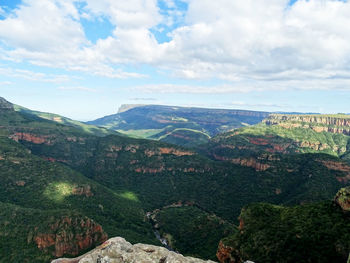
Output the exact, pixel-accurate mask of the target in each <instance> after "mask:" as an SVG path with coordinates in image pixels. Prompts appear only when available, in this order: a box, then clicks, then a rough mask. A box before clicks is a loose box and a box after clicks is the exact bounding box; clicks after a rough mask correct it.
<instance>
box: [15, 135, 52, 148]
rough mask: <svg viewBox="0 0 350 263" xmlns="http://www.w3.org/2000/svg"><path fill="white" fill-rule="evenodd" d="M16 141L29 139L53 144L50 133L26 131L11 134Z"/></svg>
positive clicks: (37, 142)
mask: <svg viewBox="0 0 350 263" xmlns="http://www.w3.org/2000/svg"><path fill="white" fill-rule="evenodd" d="M11 139H13V140H14V141H27V142H32V143H34V144H47V145H52V141H51V138H50V136H48V135H36V134H31V133H26V132H16V133H15V134H13V135H12V136H11Z"/></svg>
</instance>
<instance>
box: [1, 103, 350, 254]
mask: <svg viewBox="0 0 350 263" xmlns="http://www.w3.org/2000/svg"><path fill="white" fill-rule="evenodd" d="M5 108H7V109H6V114H0V126H1V128H0V133H1V135H3V137H2V138H3V145H7V146H6V147H8V148H11V147H12V148H13V150H10V151H9V150H4V153H2V155H4V157H3V159H5V160H4V161H5V162H4V163H3V165H4V166H3V167H4V169H2V170H4V171H9V172H6V173H4V174H3V177H4V181H5V182H7V187H4V189H3V191H4V194H3V197H4V199H1V200H0V201H2V202H11V203H13V204H16V205H20V206H22V207H25V208H36V209H42V210H47V209H53V208H55V209H56V207H57V209H76V210H77V211H78V212H81V214H82V215H83V216H87V217H89V218H91V219H92V220H94V221H95V222H96V223H98V224H100V225H101V226H102V227H103V230H104V231H105V232H106V233H107V234H108V235H109V236H111V235H113V236H114V235H121V236H125V237H127V238H128V239H129V240H131V241H133V242H147V243H152V242H155V240H154V236H153V233H152V232H151V226H150V223H148V222H145V221H144V220H145V212H144V211H148V212H151V211H154V210H155V209H158V208H162V207H164V206H167V205H170V204H173V203H178V202H183V203H186V202H188V203H192V204H195V205H196V206H197V207H200V208H201V209H202V210H203V211H205V212H207V213H209V214H210V215H214V216H216V217H217V218H222V219H224V220H227V221H229V223H236V222H235V221H236V217H237V216H238V214H239V211H240V209H241V207H242V206H244V205H247V204H249V203H251V202H256V201H264V202H271V203H275V204H282V203H283V204H284V203H290V204H296V203H301V202H310V201H313V200H324V199H328V198H330V197H331V196H333V195H334V194H335V192H336V190H337V189H339V188H340V187H341V186H343V185H346V184H348V181H347V180H346V169H345V168H344V167H343V168H344V169H343V170H344V171H336V172H334V169H330V168H329V167H332V168H333V167H334V165H333V164H332V163H329V167H327V166H326V165H325V164H324V163H323V161H329V160H335V159H334V158H337V157H332V156H329V155H325V154H323V155H322V154H305V155H303V154H296V155H288V156H285V157H284V158H286V159H283V160H281V161H280V162H277V163H276V166H273V167H268V169H252V168H251V167H244V166H241V165H237V164H232V163H230V162H222V161H213V160H210V159H209V158H207V157H205V156H202V155H201V154H198V153H197V152H195V151H193V150H189V149H186V148H183V147H179V146H175V145H169V144H166V143H163V142H157V141H150V140H142V139H132V138H128V137H122V136H118V135H108V136H105V137H101V136H95V135H93V134H91V133H87V132H84V131H82V130H81V129H78V128H75V127H72V126H67V125H63V124H60V123H57V122H53V121H50V120H44V119H41V118H38V117H35V116H33V115H31V114H26V113H23V112H16V111H14V110H11V107H10V108H8V107H4V110H3V112H5ZM6 147H4V149H6ZM11 151H12V152H15V153H16V154H12V155H11V154H10V155H8V156H6V153H7V152H11ZM17 155H18V156H17ZM16 156H17V157H20V156H23V159H24V161H22V160H17V159H16V158H17V157H16ZM5 157H6V158H5ZM13 158H14V161H15V163H14V162H12V161H13ZM25 159H27V160H28V161H25ZM16 162H17V163H16ZM18 162H19V163H18ZM0 163H1V161H0ZM18 164H19V165H18ZM332 165H333V166H332ZM11 169H12V170H11ZM11 171H12V173H11ZM21 171H23V172H21ZM12 174H17V175H18V176H14V177H13V178H12V177H11V176H12ZM31 175H35V176H31ZM87 177H88V178H89V179H88V178H87ZM338 177H342V178H345V180H343V179H341V180H339V178H338ZM30 178H35V180H34V179H31V180H34V181H35V183H34V184H33V187H31V184H30V183H29V182H27V181H28V179H30ZM29 181H30V180H29ZM16 182H17V183H16ZM17 184H19V185H17ZM23 184H24V188H23V187H22V188H21V187H20V186H21V185H23ZM27 191H28V192H27ZM17 193H20V194H19V195H18V196H19V197H17ZM45 193H46V196H45ZM49 193H50V194H49ZM91 193H93V195H91ZM31 195H33V196H35V198H37V200H38V201H35V202H34V201H33V199H31V198H27V199H28V200H27V199H26V198H25V196H31ZM6 196H8V197H6ZM61 200H65V202H61ZM41 203H42V204H41ZM175 214H177V217H176V218H173V219H174V222H181V220H182V218H183V216H184V215H183V214H181V213H175ZM202 218H203V219H205V217H202ZM207 219H208V220H207V221H205V220H203V222H202V223H201V224H202V225H203V226H206V227H207V226H208V227H212V226H215V224H210V223H211V222H212V221H211V219H210V218H207ZM167 222H168V221H167ZM189 223H190V222H189ZM188 226H189V227H190V226H191V224H189V225H188ZM179 230H180V229H179ZM208 231H209V230H208ZM172 235H173V237H175V236H177V239H179V240H180V238H179V233H178V232H174V233H172ZM145 239H147V240H146V241H145ZM174 241H176V240H174ZM198 244H199V243H198ZM201 246H205V245H201ZM210 246H211V245H210ZM196 250H197V251H198V247H196V248H193V250H192V251H186V253H189V254H191V253H197V252H196ZM180 252H181V251H180Z"/></svg>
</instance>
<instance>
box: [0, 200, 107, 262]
mask: <svg viewBox="0 0 350 263" xmlns="http://www.w3.org/2000/svg"><path fill="white" fill-rule="evenodd" d="M106 239H107V234H106V233H105V232H104V230H103V229H102V227H101V226H100V225H99V224H97V223H96V222H94V221H93V220H91V219H90V218H88V217H86V216H83V215H82V214H80V213H78V212H74V211H69V210H41V209H32V208H23V207H20V206H15V205H11V204H8V203H2V202H0V262H45V263H46V262H48V261H49V260H50V259H52V258H54V257H61V256H63V255H67V256H71V255H79V254H80V253H82V252H84V251H86V250H88V249H92V248H94V247H95V246H96V245H99V244H101V243H102V242H104V241H105V240H106Z"/></svg>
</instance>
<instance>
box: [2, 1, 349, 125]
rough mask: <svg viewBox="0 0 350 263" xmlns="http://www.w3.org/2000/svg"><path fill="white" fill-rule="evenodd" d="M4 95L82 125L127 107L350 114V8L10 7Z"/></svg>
mask: <svg viewBox="0 0 350 263" xmlns="http://www.w3.org/2000/svg"><path fill="white" fill-rule="evenodd" d="M0 96H1V97H4V98H5V99H7V100H9V101H11V102H13V103H16V104H19V105H22V106H25V107H28V108H31V109H34V110H40V111H45V112H53V113H57V114H61V115H63V116H67V117H70V118H73V119H77V120H82V121H86V120H93V119H96V118H98V117H102V116H105V115H109V114H113V113H116V112H117V111H118V108H119V106H120V105H121V104H161V105H176V106H193V107H207V108H227V109H248V110H262V111H292V112H296V111H297V112H320V113H340V112H342V113H350V108H349V102H350V3H349V2H348V1H344V0H343V1H340V0H292V1H290V0H254V1H253V0H215V1H212V0H128V1H125V0H0Z"/></svg>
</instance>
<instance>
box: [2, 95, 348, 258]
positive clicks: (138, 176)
mask: <svg viewBox="0 0 350 263" xmlns="http://www.w3.org/2000/svg"><path fill="white" fill-rule="evenodd" d="M349 121H350V117H348V116H347V115H319V114H317V115H311V114H308V115H302V114H270V113H267V112H251V111H241V110H214V109H199V108H180V107H169V106H154V105H151V106H140V105H138V106H137V107H132V106H129V107H124V110H122V111H121V112H120V113H118V114H117V115H111V116H107V117H104V118H101V119H98V120H96V121H92V122H88V123H81V122H78V121H74V120H70V119H68V118H65V117H62V116H59V115H56V114H50V113H41V112H37V111H32V110H30V109H26V108H23V107H21V106H17V105H13V104H11V103H9V102H7V101H6V100H5V99H2V98H0V179H1V181H2V184H1V186H0V206H1V207H2V209H1V217H0V226H1V227H0V262H48V261H49V260H51V259H53V258H56V257H62V256H77V255H80V254H82V253H84V252H86V251H87V250H89V249H92V248H94V247H95V246H96V245H98V244H100V243H102V242H104V241H105V240H107V238H108V237H113V236H122V237H124V238H126V239H127V240H128V241H130V242H133V243H134V242H142V243H148V244H156V245H161V242H160V241H162V242H163V243H166V244H167V246H169V247H171V248H172V249H174V250H177V251H179V252H181V253H182V254H185V255H191V256H196V257H200V258H205V259H213V260H217V257H216V253H217V247H218V245H219V243H220V244H221V245H220V246H221V248H222V245H223V244H224V245H225V246H227V247H230V248H229V250H230V249H231V250H230V253H229V254H230V256H228V257H226V258H224V257H221V256H219V257H218V258H219V259H223V258H224V259H223V260H224V261H221V262H228V261H225V260H227V259H229V260H231V261H229V262H243V261H244V260H248V259H249V260H253V261H254V260H256V261H257V262H296V261H298V262H331V260H332V259H334V258H337V260H339V261H338V262H346V258H347V251H349V250H350V239H349V237H348V236H346V235H345V236H342V235H340V237H339V239H336V238H333V237H334V236H338V234H339V230H340V229H342V230H343V232H346V231H347V230H350V225H349V219H348V217H347V214H346V213H343V212H340V210H339V209H338V208H334V207H333V206H332V204H333V203H331V202H330V201H329V200H331V199H332V198H333V197H334V195H335V194H336V193H337V192H338V190H339V189H341V188H343V187H346V186H348V185H350V164H349V156H350V155H349V153H350V146H349V145H350V143H349V139H350V137H349V133H348V131H349V127H350V122H349ZM135 137H137V138H135ZM257 202H264V203H269V204H252V203H257ZM242 208H243V210H241V209H242ZM337 209H338V210H337ZM298 215H300V218H301V219H300V220H297V219H295V220H297V221H295V220H294V219H293V220H292V219H291V220H292V221H290V222H289V221H288V220H287V221H286V220H282V219H283V218H285V217H291V218H294V217H295V218H298ZM315 215H321V219H320V220H319V219H318V217H316V216H315ZM333 215H336V216H335V217H334V218H335V219H334V220H335V221H332V225H334V227H331V228H330V227H329V226H330V225H331V223H329V222H331V221H329V220H328V219H327V218H331V217H332V218H333ZM264 216H265V218H264ZM311 216H312V217H314V218H313V220H302V218H309V217H311ZM237 217H240V218H241V219H242V218H248V219H247V220H243V221H244V222H246V223H244V224H245V226H246V227H247V228H242V225H241V226H239V227H238V225H239V224H240V222H239V221H237ZM270 217H271V220H272V221H271V222H273V223H272V225H274V224H277V223H278V225H280V226H281V227H280V228H277V227H275V228H271V229H270V225H271V224H266V223H264V222H266V218H270ZM338 219H339V220H338ZM342 220H343V221H342ZM241 222H242V220H241ZM250 222H251V223H250ZM324 222H325V226H327V227H325V229H324V230H323V231H322V232H319V234H318V228H315V229H316V230H315V231H316V234H315V233H312V234H308V236H307V238H305V239H301V240H303V242H304V243H303V242H294V241H293V242H292V241H290V240H289V239H287V240H284V243H283V245H280V244H276V238H275V237H272V236H271V235H272V233H273V232H276V233H279V234H281V233H284V231H285V229H286V228H285V227H286V224H287V225H289V226H293V227H295V229H306V228H307V226H314V225H317V224H320V225H322V224H323V223H324ZM337 222H338V223H339V226H338V225H337ZM259 227H261V228H263V229H264V231H262V232H259V236H256V229H257V228H259ZM242 229H247V231H246V232H244V233H243V234H242V231H243V230H242ZM309 229H314V228H312V227H311V228H309ZM244 231H245V230H244ZM293 231H294V230H293ZM293 231H292V229H291V233H290V235H294V234H295V233H297V232H298V231H294V232H293ZM310 231H311V230H310ZM348 232H349V231H348ZM297 234H299V233H297ZM297 234H295V235H297ZM320 234H322V235H325V236H329V237H332V238H330V239H329V243H328V244H330V246H331V248H330V249H329V250H327V251H330V252H329V253H328V252H327V253H323V251H324V250H323V249H324V247H323V246H324V244H323V243H322V246H320V247H318V246H317V242H314V241H315V240H318V239H319V235H320ZM281 235H282V234H281ZM221 239H222V240H223V241H221V242H220V240H221ZM257 239H258V240H260V241H259V242H262V243H259V242H255V241H254V240H257ZM339 240H340V241H339ZM269 242H270V243H269ZM305 242H306V243H308V244H310V245H309V246H308V248H309V249H310V251H311V252H310V253H308V254H307V255H306V256H305V254H303V251H302V249H301V248H302V247H303V246H304V245H305ZM337 242H338V243H339V242H341V243H342V244H341V245H339V244H338V243H337ZM253 244H254V245H253ZM220 246H219V251H220ZM259 246H266V247H268V248H269V249H268V251H272V252H273V253H272V252H271V253H270V254H269V255H268V256H266V255H265V254H266V251H265V252H264V251H262V250H259V249H258V247H259ZM270 248H271V249H270ZM221 250H222V249H221ZM286 250H287V252H288V251H289V252H288V253H286V254H288V258H286V259H285V260H284V261H283V260H282V254H281V253H282V251H286ZM290 251H294V252H293V253H290ZM220 253H221V252H220ZM220 253H219V255H221V254H222V253H221V254H220ZM264 253H265V254H264ZM317 255H322V257H321V256H317ZM301 258H306V259H305V261H301ZM233 260H235V261H233Z"/></svg>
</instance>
